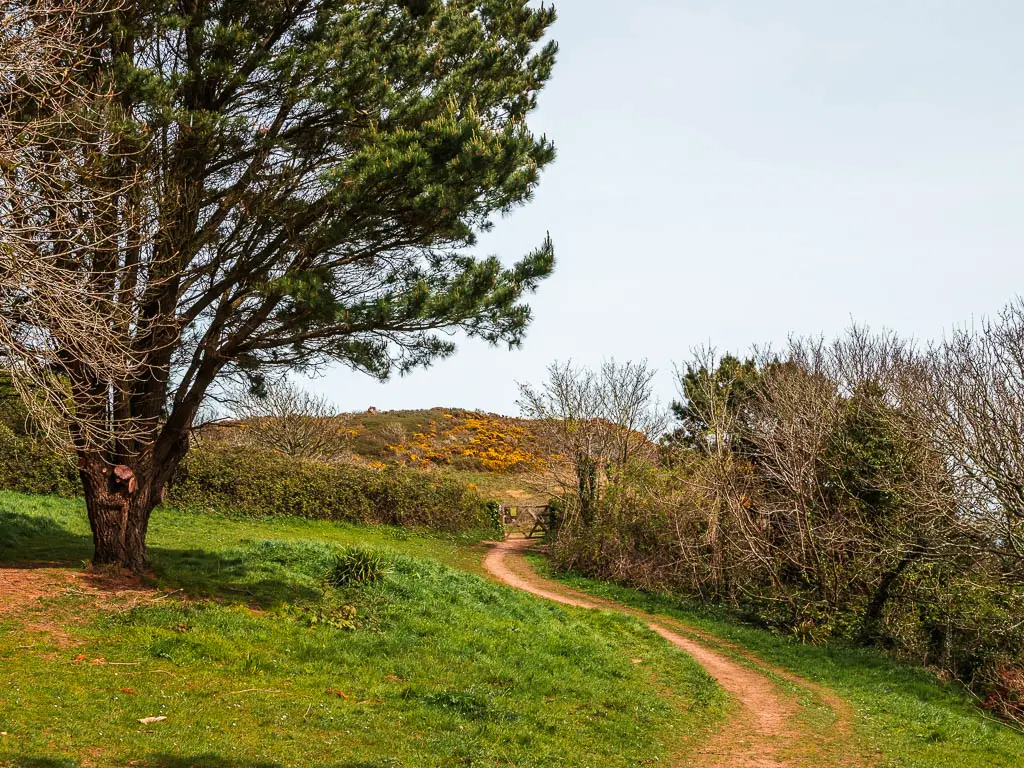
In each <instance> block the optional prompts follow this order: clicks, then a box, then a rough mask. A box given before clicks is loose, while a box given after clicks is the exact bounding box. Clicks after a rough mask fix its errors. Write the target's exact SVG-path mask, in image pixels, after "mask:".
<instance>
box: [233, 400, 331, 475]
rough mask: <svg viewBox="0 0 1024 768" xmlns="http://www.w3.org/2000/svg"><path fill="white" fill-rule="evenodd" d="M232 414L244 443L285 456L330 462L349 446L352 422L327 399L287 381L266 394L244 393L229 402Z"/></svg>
mask: <svg viewBox="0 0 1024 768" xmlns="http://www.w3.org/2000/svg"><path fill="white" fill-rule="evenodd" d="M231 415H232V417H233V418H235V419H236V420H238V421H239V422H241V424H240V425H239V426H240V427H242V428H243V429H244V437H243V443H247V444H249V445H252V446H254V447H257V448H260V449H262V450H269V451H277V452H279V453H283V454H285V455H287V456H294V457H297V458H305V459H320V460H324V461H326V460H330V459H335V458H337V457H339V456H341V455H343V454H344V453H345V452H346V450H347V448H348V446H349V444H350V442H351V441H350V440H349V439H348V432H347V430H348V428H349V426H350V423H351V420H350V419H349V418H348V417H346V416H344V415H342V414H339V413H338V412H337V410H336V409H335V408H334V406H332V405H331V403H330V402H329V401H328V400H327V398H325V397H322V396H320V395H316V394H313V393H311V392H308V391H306V390H304V389H302V388H301V387H298V386H296V385H295V384H292V383H290V382H287V381H281V382H277V383H274V384H273V385H270V386H268V387H267V388H266V391H265V392H261V393H254V392H252V391H250V390H245V391H243V392H242V393H241V394H240V395H239V396H238V397H236V398H235V399H233V400H232V402H231Z"/></svg>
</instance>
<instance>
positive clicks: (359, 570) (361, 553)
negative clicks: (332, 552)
mask: <svg viewBox="0 0 1024 768" xmlns="http://www.w3.org/2000/svg"><path fill="white" fill-rule="evenodd" d="M389 572H390V571H389V569H388V568H387V559H386V558H385V557H384V556H383V555H381V554H380V553H379V552H377V551H376V550H373V549H370V548H368V547H361V546H353V547H346V548H345V549H344V550H342V552H341V553H340V554H339V555H338V556H337V558H335V560H334V564H333V565H332V566H331V569H330V571H329V572H328V574H327V581H328V583H329V584H330V585H331V586H332V587H351V586H356V585H359V584H373V583H374V582H376V581H380V580H381V579H382V578H384V576H385V575H386V574H388V573H389Z"/></svg>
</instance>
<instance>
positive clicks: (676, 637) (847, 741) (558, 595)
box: [484, 539, 873, 768]
mask: <svg viewBox="0 0 1024 768" xmlns="http://www.w3.org/2000/svg"><path fill="white" fill-rule="evenodd" d="M531 543H532V542H530V541H528V540H526V539H509V540H507V541H504V542H501V543H499V544H496V545H494V546H493V547H492V548H491V550H490V552H488V554H487V556H486V558H485V559H484V567H485V568H486V569H487V571H488V572H490V573H491V574H492V575H493V576H494V577H495V578H497V579H498V580H500V581H502V582H504V583H505V584H508V585H509V586H512V587H516V588H517V589H522V590H524V591H526V592H530V593H532V594H534V595H537V596H539V597H543V598H546V599H548V600H553V601H555V602H559V603H564V604H566V605H572V606H576V607H580V608H594V609H601V610H609V611H617V612H620V613H626V614H630V615H633V616H637V617H639V618H642V619H643V620H644V621H645V622H647V626H648V627H650V629H651V630H652V631H653V632H656V633H657V634H659V635H661V636H662V637H663V638H665V639H666V640H667V641H668V642H670V643H672V644H673V645H675V646H677V647H678V648H680V649H682V650H683V651H685V652H686V653H688V654H690V655H691V656H692V657H693V658H694V659H695V660H696V661H697V662H698V663H699V664H700V665H701V666H703V667H704V669H705V670H707V672H708V673H709V674H710V675H711V676H712V677H713V678H715V680H716V681H717V682H718V684H719V685H721V686H722V688H723V689H725V691H726V692H727V693H728V694H729V695H730V697H731V698H732V699H733V701H734V702H735V703H736V711H735V713H734V714H733V716H732V717H731V718H730V719H729V721H728V722H727V723H726V724H725V726H724V727H722V728H721V729H720V730H719V731H718V732H717V733H715V734H713V735H712V736H711V738H710V740H709V741H708V742H707V743H705V744H704V745H703V746H701V747H699V748H698V749H697V750H696V751H695V752H694V753H693V754H691V755H689V756H688V757H687V758H686V760H685V762H679V763H678V765H685V766H687V767H690V766H692V767H693V768H741V767H742V768H748V767H749V768H795V767H796V766H807V767H808V768H810V767H811V766H814V767H818V766H830V765H834V766H840V765H841V766H867V765H870V764H871V763H872V762H873V761H870V760H868V759H867V758H866V757H865V755H864V754H862V753H860V750H859V749H857V745H855V744H853V743H852V739H853V737H852V733H851V728H850V717H851V711H850V709H849V707H848V706H847V705H846V703H845V702H843V701H842V700H841V699H840V698H839V697H838V696H837V695H836V694H835V693H833V692H832V691H829V690H828V689H824V688H822V687H821V686H818V685H815V684H812V683H809V682H807V681H804V680H802V679H800V678H799V677H797V676H796V675H793V674H791V673H788V672H782V671H781V670H776V669H774V668H772V667H770V666H769V665H767V664H765V663H764V662H763V661H761V660H760V659H758V658H757V657H756V656H754V655H753V654H751V653H749V652H747V651H743V650H742V649H734V648H732V647H731V646H728V645H727V644H724V643H720V642H718V641H717V640H716V639H715V638H712V637H710V636H708V635H706V634H704V633H701V632H698V631H696V630H694V629H692V628H690V627H688V626H686V625H684V624H683V623H682V622H679V621H677V620H675V619H668V618H666V617H660V616H659V617H657V620H652V619H653V618H654V617H653V616H651V615H650V614H647V613H644V612H643V611H639V610H637V609H634V608H630V607H629V606H626V605H623V604H620V603H616V602H614V601H611V600H605V599H602V598H598V597H594V596H592V595H587V594H585V593H583V592H579V591H577V590H574V589H572V588H571V587H567V586H565V585H562V584H558V583H556V582H553V581H550V580H548V579H545V578H543V577H541V576H538V575H537V574H536V573H534V572H533V571H532V569H531V568H530V566H529V564H528V563H527V561H526V559H525V557H523V554H524V551H525V550H526V549H528V548H529V547H530V545H531ZM712 645H715V646H719V647H726V648H729V650H730V651H732V652H733V653H730V654H727V653H722V652H720V651H719V650H716V649H715V648H713V647H712ZM737 653H738V654H739V655H740V656H742V657H743V659H744V661H737V660H735V659H734V658H732V656H733V655H734V654H737ZM744 662H750V664H748V663H744ZM751 665H753V666H751ZM767 673H771V674H772V676H774V677H776V678H781V679H782V680H785V681H787V682H789V683H791V684H793V685H794V686H796V687H797V688H798V689H802V691H803V692H805V694H809V695H810V696H811V698H813V699H816V701H817V703H818V704H819V705H820V706H822V707H826V708H828V710H830V712H831V718H828V719H829V720H830V722H828V723H826V724H824V725H821V724H817V725H812V723H811V722H809V719H810V718H807V717H802V716H801V715H802V714H805V713H803V712H802V705H801V703H800V702H798V701H797V697H796V696H794V695H793V694H792V693H791V692H786V691H784V690H783V689H782V687H781V686H780V685H779V684H777V682H776V681H775V680H773V679H772V677H769V675H768V674H767Z"/></svg>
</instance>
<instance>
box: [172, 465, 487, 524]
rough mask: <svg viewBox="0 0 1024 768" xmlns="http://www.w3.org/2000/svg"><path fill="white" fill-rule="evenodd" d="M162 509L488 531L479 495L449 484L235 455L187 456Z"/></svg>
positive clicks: (411, 474)
mask: <svg viewBox="0 0 1024 768" xmlns="http://www.w3.org/2000/svg"><path fill="white" fill-rule="evenodd" d="M167 503H168V504H171V505H174V506H179V507H183V508H186V509H197V508H198V509H209V508H214V509H229V510H236V511H239V512H243V513H245V514H249V515H253V516H257V517H273V516H281V515H294V516H298V517H307V518H311V519H315V520H334V521H347V522H356V523H364V524H380V525H401V526H409V527H425V528H432V529H434V530H440V531H452V532H454V531H469V530H483V529H486V528H489V526H490V520H489V517H488V514H487V511H486V509H485V505H484V501H483V499H482V498H481V497H480V495H479V494H478V493H476V492H475V491H474V490H473V489H471V488H470V487H469V486H468V485H467V484H465V483H462V482H460V481H457V480H455V479H454V478H451V477H447V476H444V475H440V474H435V473H427V472H421V471H419V472H418V471H415V470H409V469H404V468H402V467H388V468H385V469H380V470H378V469H372V468H369V467H360V466H353V465H349V464H326V463H323V462H319V461H313V460H309V459H295V458H290V457H286V456H283V455H280V454H276V453H263V452H258V451H252V450H240V449H237V448H229V449H209V448H200V449H197V450H194V451H192V452H191V453H190V454H189V455H188V457H187V458H186V459H185V461H184V462H183V464H182V466H181V468H180V469H179V471H178V474H177V476H176V477H175V479H174V481H173V483H172V485H171V487H170V489H169V490H168V495H167Z"/></svg>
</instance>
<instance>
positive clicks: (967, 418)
mask: <svg viewBox="0 0 1024 768" xmlns="http://www.w3.org/2000/svg"><path fill="white" fill-rule="evenodd" d="M929 363H930V366H929V369H928V374H929V375H928V377H927V388H926V389H925V390H923V392H922V394H923V397H922V398H921V399H920V400H919V404H920V406H921V408H920V418H921V420H922V422H923V423H924V424H925V425H926V426H927V427H928V428H930V430H931V439H932V445H933V447H934V449H935V452H936V453H937V454H938V455H939V456H941V457H942V459H943V461H944V463H945V466H946V468H947V470H948V472H949V480H950V483H951V484H952V486H953V491H952V496H953V497H954V498H955V499H956V500H957V504H958V506H959V509H958V512H957V518H958V520H959V521H960V522H961V523H962V524H965V525H969V526H971V527H973V528H975V529H976V531H977V533H978V534H979V535H980V540H981V541H985V542H987V544H988V546H990V547H991V548H992V549H993V551H996V552H998V553H1000V554H1001V555H1005V556H1011V557H1013V558H1014V559H1016V560H1024V439H1022V435H1024V303H1022V302H1021V300H1017V301H1016V302H1014V303H1013V304H1011V305H1010V306H1008V307H1007V308H1006V309H1005V310H1004V311H1003V312H1002V313H1001V314H1000V316H999V317H998V318H996V319H993V320H983V321H982V322H981V323H980V327H979V328H978V329H977V330H966V329H965V330H959V331H956V332H954V333H953V334H952V335H951V336H950V337H949V338H948V339H947V340H946V341H945V342H944V343H942V344H941V345H939V346H937V347H935V348H934V349H933V350H932V353H931V355H930V358H929Z"/></svg>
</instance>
